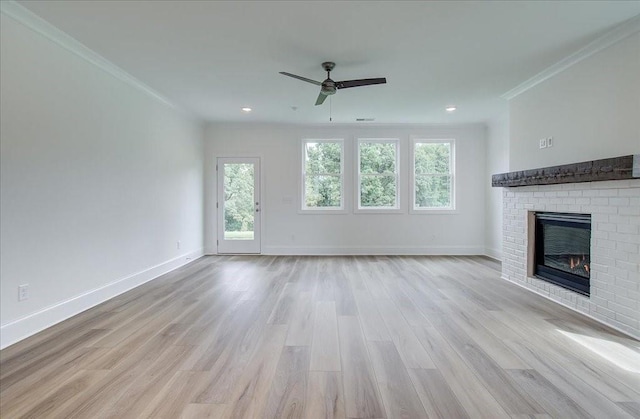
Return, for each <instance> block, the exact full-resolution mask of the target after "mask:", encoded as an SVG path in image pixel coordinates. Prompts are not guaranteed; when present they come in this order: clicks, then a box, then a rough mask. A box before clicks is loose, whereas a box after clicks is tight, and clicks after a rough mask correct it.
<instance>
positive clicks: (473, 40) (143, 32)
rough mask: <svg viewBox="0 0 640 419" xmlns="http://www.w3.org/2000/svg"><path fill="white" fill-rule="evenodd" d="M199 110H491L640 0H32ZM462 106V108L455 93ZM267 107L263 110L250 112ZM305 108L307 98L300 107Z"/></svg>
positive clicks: (304, 113)
mask: <svg viewBox="0 0 640 419" xmlns="http://www.w3.org/2000/svg"><path fill="white" fill-rule="evenodd" d="M19 3H20V4H21V5H23V6H25V7H27V8H28V9H30V10H31V11H32V12H34V13H36V14H37V15H39V16H40V17H42V18H43V19H45V20H47V21H48V22H49V23H51V24H53V25H54V26H56V27H57V28H59V29H61V30H63V31H64V32H66V33H67V34H69V35H71V36H72V37H74V38H75V39H76V40H78V41H80V42H81V43H83V44H84V45H86V46H87V47H89V48H90V49H92V50H94V51H95V52H97V53H98V54H100V55H102V56H103V57H105V58H106V59H108V60H110V61H111V62H113V63H114V64H116V65H117V66H119V67H121V68H122V69H124V70H125V71H127V72H128V73H130V74H131V75H133V76H134V77H136V78H137V79H139V80H141V81H142V82H143V83H145V84H146V85H148V86H149V87H151V88H152V89H154V90H156V91H157V92H159V93H160V94H161V95H163V96H165V97H167V98H169V100H171V101H172V102H173V103H175V104H176V105H177V106H179V107H182V108H184V109H186V110H188V111H190V112H191V113H193V114H194V115H196V116H198V117H199V118H202V119H205V120H209V121H270V122H292V123H323V122H327V121H328V119H329V100H327V101H326V102H325V104H324V105H322V106H314V103H315V99H316V97H317V95H318V92H319V88H318V87H317V86H314V85H312V84H307V83H304V82H302V81H299V80H295V79H292V78H288V77H285V76H282V75H280V74H278V72H279V71H287V72H291V73H295V74H299V75H302V76H305V77H308V78H311V79H315V80H319V81H322V80H324V78H325V73H324V72H323V70H322V69H321V67H320V64H321V63H322V62H323V61H335V62H336V64H337V65H336V68H335V70H334V71H333V73H332V78H333V79H334V80H348V79H359V78H370V77H387V84H386V85H379V86H369V87H359V88H352V89H345V90H340V91H338V92H337V94H336V95H335V96H333V98H332V101H331V107H332V114H333V121H334V122H354V121H355V119H356V118H375V121H376V123H452V122H455V123H463V122H481V121H485V120H487V119H489V118H491V117H493V116H495V115H496V114H497V113H498V112H500V111H501V110H502V109H504V107H505V103H504V102H505V101H504V100H503V99H501V98H500V95H502V94H503V93H505V92H506V91H508V90H510V89H512V88H514V87H515V86H517V85H518V84H520V83H522V82H523V81H525V80H527V79H529V78H530V77H532V76H534V75H536V74H537V73H539V72H540V71H542V70H544V69H545V68H547V67H549V66H550V65H552V64H554V63H556V62H557V61H559V60H561V59H562V58H564V57H566V56H567V55H569V54H571V53H573V52H575V51H576V50H578V49H579V48H581V47H583V46H584V45H586V44H587V43H589V42H591V41H593V40H594V39H596V38H597V37H599V36H602V35H603V34H604V33H606V32H608V31H609V30H611V29H612V28H613V27H614V26H616V25H618V24H620V23H621V22H623V21H625V20H627V19H630V18H632V17H634V16H635V15H638V14H639V13H640V1H511V2H507V1H505V2H501V1H496V2H480V1H469V2H467V1H429V2H426V1H424V2H423V1H406V2H404V1H324V2H321V1H295V2H294V1H256V2H253V1H230V2H224V1H51V0H47V1H20V2H19ZM450 104H455V105H456V106H457V107H458V111H456V112H455V113H453V114H448V113H446V112H445V111H444V108H445V106H447V105H450ZM243 106H250V107H252V108H253V109H254V111H253V112H252V113H251V114H244V113H242V112H241V111H240V108H241V107H243ZM292 107H296V108H297V110H295V111H294V110H293V109H292Z"/></svg>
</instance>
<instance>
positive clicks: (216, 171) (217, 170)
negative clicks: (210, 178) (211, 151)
mask: <svg viewBox="0 0 640 419" xmlns="http://www.w3.org/2000/svg"><path fill="white" fill-rule="evenodd" d="M217 171H218V165H217V164H216V172H217Z"/></svg>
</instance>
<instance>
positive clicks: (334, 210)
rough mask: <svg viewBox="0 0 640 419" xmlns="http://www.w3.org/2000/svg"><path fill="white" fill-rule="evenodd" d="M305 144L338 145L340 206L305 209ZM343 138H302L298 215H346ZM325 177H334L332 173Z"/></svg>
mask: <svg viewBox="0 0 640 419" xmlns="http://www.w3.org/2000/svg"><path fill="white" fill-rule="evenodd" d="M307 143H339V144H340V153H341V158H340V178H341V181H340V206H339V207H307V206H306V205H305V202H306V197H305V181H306V171H305V159H306V157H307V156H306V144H307ZM344 143H345V141H344V138H322V139H315V138H303V139H302V140H301V142H300V152H301V154H300V187H299V192H300V201H299V206H298V213H299V214H324V215H326V214H347V213H348V210H347V208H346V205H345V203H346V200H345V170H344V161H345V147H344ZM327 175H330V176H335V174H333V173H327Z"/></svg>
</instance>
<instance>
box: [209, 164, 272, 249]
mask: <svg viewBox="0 0 640 419" xmlns="http://www.w3.org/2000/svg"><path fill="white" fill-rule="evenodd" d="M225 163H251V164H254V167H256V171H255V174H256V175H257V180H256V179H255V178H254V198H255V200H256V202H258V203H259V205H258V209H259V211H258V212H255V213H254V216H255V221H254V233H255V236H256V238H255V239H254V240H252V241H251V242H252V243H253V244H256V245H257V248H256V249H255V251H250V252H245V251H237V250H230V251H225V252H221V251H220V244H221V243H220V242H221V241H222V240H224V239H223V237H224V218H223V199H224V195H223V194H224V174H223V173H221V171H220V170H219V169H221V168H222V165H223V164H225ZM261 163H262V158H261V156H259V155H247V156H233V157H226V156H224V157H223V156H219V157H217V158H216V167H215V170H216V182H215V184H216V186H215V188H216V206H215V208H216V214H215V226H216V235H215V237H216V254H220V255H230V254H262V213H263V212H264V211H263V205H262V191H263V190H264V182H263V176H262V164H261ZM238 242H240V241H238ZM252 250H254V249H252Z"/></svg>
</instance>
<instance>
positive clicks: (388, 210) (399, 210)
mask: <svg viewBox="0 0 640 419" xmlns="http://www.w3.org/2000/svg"><path fill="white" fill-rule="evenodd" d="M353 213H354V214H405V213H406V211H405V210H403V209H402V208H359V209H355V210H353Z"/></svg>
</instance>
